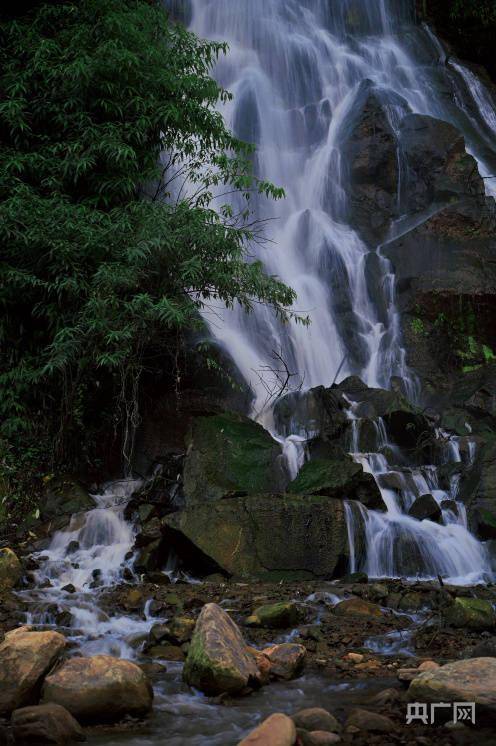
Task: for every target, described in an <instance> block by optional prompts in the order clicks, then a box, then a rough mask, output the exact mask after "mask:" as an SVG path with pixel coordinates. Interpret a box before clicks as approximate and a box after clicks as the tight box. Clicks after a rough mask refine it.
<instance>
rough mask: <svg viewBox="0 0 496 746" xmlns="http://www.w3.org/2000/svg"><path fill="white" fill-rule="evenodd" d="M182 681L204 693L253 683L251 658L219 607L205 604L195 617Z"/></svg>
mask: <svg viewBox="0 0 496 746" xmlns="http://www.w3.org/2000/svg"><path fill="white" fill-rule="evenodd" d="M183 678H184V681H185V682H186V683H187V684H189V685H190V686H193V687H195V689H199V690H200V691H202V692H204V693H205V694H208V695H211V696H215V695H217V694H223V693H224V692H227V693H229V694H239V693H240V692H241V691H242V690H243V689H245V688H246V687H247V686H249V685H254V684H256V683H257V679H258V669H257V665H256V662H255V659H254V657H253V656H252V655H250V653H249V652H248V651H247V649H246V644H245V641H244V640H243V636H242V634H241V632H240V630H239V629H238V627H237V626H236V624H235V623H234V622H233V620H232V619H231V617H230V616H229V614H227V613H226V612H225V611H224V610H223V609H221V607H220V606H218V605H217V604H214V603H209V604H205V606H204V607H203V608H202V610H201V612H200V616H199V617H198V619H197V622H196V627H195V631H194V633H193V637H192V640H191V644H190V648H189V651H188V656H187V658H186V662H185V664H184V669H183Z"/></svg>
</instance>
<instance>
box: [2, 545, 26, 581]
mask: <svg viewBox="0 0 496 746" xmlns="http://www.w3.org/2000/svg"><path fill="white" fill-rule="evenodd" d="M21 576H22V566H21V563H20V562H19V558H18V557H17V555H16V554H15V552H13V551H12V549H9V547H4V548H3V549H0V591H9V590H11V589H12V588H15V586H16V585H17V583H18V582H19V580H20V579H21Z"/></svg>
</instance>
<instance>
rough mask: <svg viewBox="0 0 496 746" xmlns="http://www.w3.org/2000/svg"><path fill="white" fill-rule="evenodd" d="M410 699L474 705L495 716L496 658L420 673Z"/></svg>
mask: <svg viewBox="0 0 496 746" xmlns="http://www.w3.org/2000/svg"><path fill="white" fill-rule="evenodd" d="M408 696H409V698H411V699H416V700H417V701H419V702H475V704H476V705H479V706H480V708H481V709H483V710H485V711H486V712H489V713H491V715H493V716H494V715H495V714H496V658H468V659H467V660H460V661H454V662H453V663H447V664H446V665H445V666H440V667H439V668H436V669H433V670H431V671H424V672H422V673H419V675H418V676H416V677H415V678H414V680H413V681H412V683H411V684H410V687H409V689H408Z"/></svg>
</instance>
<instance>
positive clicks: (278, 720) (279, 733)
mask: <svg viewBox="0 0 496 746" xmlns="http://www.w3.org/2000/svg"><path fill="white" fill-rule="evenodd" d="M295 742H296V728H295V725H294V723H293V721H292V720H291V718H289V717H288V716H287V715H283V714H282V713H280V712H276V713H274V715H271V716H270V717H268V718H267V719H266V720H264V721H263V723H262V724H261V725H259V726H258V727H257V728H255V730H253V731H252V732H251V733H249V734H248V735H247V736H246V738H243V740H242V741H240V742H239V744H238V746H293V744H294V743H295Z"/></svg>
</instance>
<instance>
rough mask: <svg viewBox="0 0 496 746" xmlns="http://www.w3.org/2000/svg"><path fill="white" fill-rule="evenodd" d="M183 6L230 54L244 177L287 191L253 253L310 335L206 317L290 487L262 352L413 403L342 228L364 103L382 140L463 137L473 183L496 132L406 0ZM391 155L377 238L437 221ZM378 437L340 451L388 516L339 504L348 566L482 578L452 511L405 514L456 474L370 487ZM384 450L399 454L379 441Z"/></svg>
mask: <svg viewBox="0 0 496 746" xmlns="http://www.w3.org/2000/svg"><path fill="white" fill-rule="evenodd" d="M192 7H193V14H192V21H191V28H192V29H193V30H194V31H195V32H196V33H197V34H198V35H199V36H200V37H206V38H209V39H215V40H222V41H227V42H228V44H229V50H230V51H229V53H228V55H227V56H226V57H223V58H222V59H221V60H220V61H219V63H218V64H217V66H216V68H215V76H216V78H217V80H218V81H219V83H220V84H222V85H223V86H224V87H226V88H228V89H229V90H230V91H231V92H232V93H233V100H232V101H230V102H229V103H227V104H225V105H224V106H223V107H222V109H221V110H222V114H223V116H224V118H225V120H226V122H227V124H228V126H229V127H230V128H231V129H233V131H234V132H235V134H236V135H237V136H238V137H240V138H241V139H244V140H247V141H249V142H252V143H254V144H255V145H256V156H255V169H256V172H257V173H259V174H260V175H261V176H263V177H264V178H268V179H270V180H271V181H273V182H274V183H276V184H278V185H282V186H283V187H284V189H285V191H286V199H285V200H284V201H283V202H282V203H281V204H278V205H277V206H275V205H268V204H265V203H262V202H261V201H260V202H258V201H257V202H256V205H255V206H256V212H257V217H258V218H259V219H260V220H265V219H266V218H275V219H274V220H271V221H270V223H269V225H270V228H269V229H268V238H270V243H268V244H267V245H262V246H256V247H254V252H255V254H256V256H257V258H259V259H261V260H262V261H263V263H264V264H265V267H266V269H267V272H268V273H270V274H275V275H278V276H279V277H280V278H281V279H282V280H283V281H284V282H286V283H287V284H288V285H290V286H292V287H293V288H294V289H295V290H296V292H297V296H298V297H297V302H296V306H295V309H294V310H296V311H299V312H302V313H306V314H309V316H310V318H311V326H310V328H309V329H308V328H304V327H302V326H301V325H297V324H295V323H293V322H291V323H289V324H287V325H283V324H281V323H280V322H279V321H278V320H277V319H276V318H275V316H274V314H273V313H272V312H271V311H270V310H269V309H267V308H264V307H263V306H261V305H260V306H257V307H256V308H255V310H254V312H253V313H252V314H251V315H247V314H246V313H245V312H244V311H243V310H242V309H241V308H237V307H235V308H233V309H224V310H223V311H220V315H221V321H220V322H219V312H218V309H216V323H215V325H212V326H211V327H210V331H211V334H212V336H213V337H214V338H215V339H216V341H217V342H218V344H219V346H220V347H221V348H223V349H224V351H225V352H226V353H227V354H228V355H229V356H230V358H231V359H232V360H233V362H234V363H235V365H236V366H237V368H238V369H239V371H240V372H241V374H242V375H243V377H244V379H245V381H246V382H247V383H248V384H249V385H250V387H251V389H252V392H253V408H252V416H253V417H255V418H257V419H259V421H261V422H262V423H263V424H264V425H265V426H266V427H267V428H268V429H269V430H271V432H272V433H273V435H274V437H276V439H277V440H279V442H281V446H282V450H283V454H284V456H285V458H286V463H287V468H288V472H289V474H290V476H292V477H293V476H294V475H295V473H296V472H297V470H298V469H299V468H300V467H301V465H302V463H303V461H304V460H305V446H304V442H303V439H302V434H301V433H294V434H290V435H289V437H288V433H286V434H285V435H286V437H285V438H282V437H281V436H280V435H278V433H277V432H275V430H274V428H273V418H272V414H271V412H270V411H269V412H267V411H265V410H266V401H265V400H266V390H265V388H264V386H263V384H262V383H261V382H260V380H259V379H260V376H259V372H260V371H261V370H268V369H270V368H271V367H272V365H273V355H274V351H277V353H278V354H280V355H281V357H282V358H283V359H284V360H285V361H286V363H287V365H288V368H289V369H290V370H292V371H296V372H297V376H296V378H297V385H298V386H299V387H301V388H302V389H303V390H305V389H309V388H311V387H314V386H316V385H324V386H326V385H327V386H328V385H330V384H331V383H332V382H334V381H335V380H337V381H340V380H342V379H344V378H346V377H347V376H349V375H351V374H356V375H359V376H360V377H361V378H362V380H363V381H365V383H366V384H368V385H369V386H371V387H383V388H389V387H390V384H391V379H392V377H398V378H399V379H401V381H402V387H403V390H404V392H405V393H406V394H407V396H408V397H409V398H410V400H416V399H418V397H419V385H418V381H417V379H416V376H415V374H414V373H413V372H412V371H411V370H410V369H409V368H408V366H407V363H406V353H405V349H404V348H403V344H402V336H401V326H400V318H399V313H398V310H397V307H396V302H395V277H394V272H393V268H392V267H391V265H390V263H389V261H388V260H387V259H386V258H385V257H384V256H382V254H381V246H380V245H378V244H373V243H371V242H370V240H368V239H365V238H364V237H363V236H361V235H359V233H358V232H357V230H355V229H354V228H353V227H352V226H351V224H350V223H351V221H350V205H349V190H348V183H347V178H348V175H347V163H346V158H345V156H344V146H345V145H346V143H347V140H348V138H349V136H350V133H351V132H352V131H353V128H354V126H355V124H356V122H357V121H358V117H359V116H360V113H361V111H362V109H363V106H364V103H365V100H366V96H367V95H368V92H370V91H371V90H373V91H374V92H375V93H376V94H377V97H378V98H379V100H380V102H381V105H382V107H383V109H384V112H385V115H386V116H387V119H388V122H389V125H390V127H391V130H392V131H393V132H394V133H397V132H398V128H399V124H400V122H401V119H402V117H403V116H404V115H406V114H408V113H417V114H423V115H429V116H432V117H435V118H438V119H441V120H444V121H447V122H450V123H452V124H453V125H454V126H456V127H457V128H458V129H459V130H460V131H461V132H462V133H463V135H464V137H465V142H466V147H467V151H468V152H469V153H470V154H472V155H473V156H474V157H475V158H476V160H477V163H478V167H479V172H480V174H481V176H483V177H489V176H490V175H491V172H492V173H494V170H493V167H492V166H491V158H492V157H493V156H492V154H490V152H489V148H488V143H489V140H490V138H491V136H492V135H493V134H494V132H495V122H494V111H493V109H494V106H493V103H492V101H491V100H490V95H489V93H488V91H487V90H486V89H485V87H484V86H483V85H482V83H480V81H478V79H477V78H476V77H475V76H474V75H473V73H471V71H470V70H469V69H468V68H466V67H464V66H462V65H460V64H459V63H457V62H456V61H450V60H449V58H448V56H447V55H446V53H445V51H444V49H443V47H442V44H441V43H440V42H439V41H438V40H437V39H436V37H435V36H434V34H433V33H432V32H431V30H430V29H429V28H428V27H427V26H426V25H425V24H424V25H422V26H420V25H416V24H415V18H414V15H415V14H414V3H413V2H411V1H410V0H333V2H329V1H328V0H249V2H248V1H247V0H192ZM492 145H493V146H494V141H493V142H492ZM399 151H400V149H399V148H398V172H399V176H398V181H399V183H398V190H397V191H398V195H397V214H396V217H395V220H394V221H393V222H392V225H391V226H390V230H389V235H388V236H386V238H385V239H384V240H385V241H387V240H391V239H392V238H395V237H397V236H399V235H401V234H402V233H406V232H408V231H409V230H412V229H413V228H414V227H416V226H418V225H420V224H421V223H422V222H424V221H426V220H428V219H429V218H430V217H431V216H432V215H433V214H434V212H435V211H436V209H438V208H437V207H436V206H432V209H431V208H429V209H428V210H426V211H424V212H423V213H421V214H418V213H417V214H414V215H412V214H409V213H408V211H407V210H406V208H404V206H403V205H404V203H405V200H404V195H403V191H404V186H403V185H404V184H405V183H406V180H405V167H406V165H405V163H403V160H402V156H401V153H400V152H399ZM488 153H489V155H488ZM488 159H489V160H488ZM492 184H493V182H492V181H491V179H490V178H486V179H485V185H486V193H487V194H488V195H494V194H496V183H495V185H494V186H492ZM367 241H368V242H367ZM371 256H375V268H376V269H375V271H376V273H378V275H379V278H378V279H376V280H375V282H374V287H375V288H376V290H375V294H374V293H372V291H371V286H370V284H371V281H370V277H369V276H368V269H367V262H368V259H369V258H370V257H371ZM377 288H379V291H377ZM377 292H379V294H380V295H381V297H379V298H378V297H377ZM206 321H207V323H208V322H209V315H208V313H207V314H206ZM350 416H352V415H350ZM376 426H377V435H378V438H377V451H378V452H377V453H375V454H370V453H368V454H362V453H360V450H359V435H360V433H359V430H360V424H359V422H355V423H354V424H353V430H352V441H353V442H352V446H351V449H350V450H351V453H352V455H353V457H354V458H355V460H356V461H358V462H359V463H361V464H362V465H363V467H364V469H365V470H366V471H369V472H370V473H372V474H373V475H374V477H375V479H376V481H377V482H378V484H379V486H380V487H381V492H382V495H383V499H384V502H385V504H386V506H387V511H386V512H385V513H379V512H377V511H367V510H366V508H364V507H363V506H361V505H356V506H355V508H353V509H352V507H351V506H350V505H347V506H346V515H347V518H348V530H349V543H350V547H351V554H352V558H351V565H352V567H353V569H359V568H360V569H365V570H366V571H367V572H368V573H369V574H371V575H374V576H384V575H412V572H410V570H409V568H408V567H407V563H406V562H405V561H403V560H402V552H403V551H404V550H405V549H406V548H408V547H410V548H411V550H412V552H413V553H414V555H415V557H416V561H417V566H418V572H417V574H418V575H420V576H422V577H432V576H436V575H438V574H441V575H443V576H445V577H448V578H454V579H457V580H458V581H460V582H470V581H472V582H474V581H475V580H476V579H480V578H484V577H487V576H488V574H490V564H489V559H488V556H487V552H486V549H485V547H484V546H483V545H481V544H480V543H479V542H478V541H477V540H476V539H475V538H474V537H473V536H472V535H471V534H470V532H469V531H468V529H467V524H466V517H465V512H464V509H463V506H461V504H459V506H458V511H457V514H455V513H454V512H453V511H452V510H450V509H443V511H442V521H441V523H440V524H437V523H434V522H433V521H429V520H426V521H419V520H417V519H415V518H413V517H410V516H408V515H407V511H408V509H409V508H410V507H411V505H412V503H413V501H414V500H415V498H416V497H417V496H419V495H421V494H423V493H426V492H429V493H431V494H432V495H433V496H434V498H435V499H436V500H437V501H439V502H442V501H443V500H444V501H446V500H448V499H450V500H451V501H453V500H454V499H456V497H457V495H456V491H457V475H454V477H453V484H452V488H451V492H452V494H448V493H446V492H443V491H442V490H440V489H439V485H438V479H437V471H436V467H435V466H434V465H426V466H425V467H424V469H423V470H420V471H418V470H417V471H416V472H412V473H411V474H410V477H409V479H408V480H406V477H405V476H404V475H403V477H402V478H404V479H405V480H406V481H405V484H404V485H403V488H402V489H401V490H399V492H398V491H395V490H391V489H388V488H386V487H384V486H383V485H382V486H381V479H382V478H383V477H384V475H386V474H388V473H391V471H393V470H394V468H395V467H394V466H391V465H390V464H389V463H388V460H387V457H386V455H384V454H383V453H381V452H380V451H381V450H382V449H383V447H384V445H385V443H386V440H387V436H386V433H385V430H384V425H383V423H382V422H378V423H377V425H376ZM447 444H448V445H447V451H446V455H445V460H446V461H459V460H460V454H459V452H458V451H457V448H458V445H457V442H456V441H453V440H450V439H448V441H447ZM471 447H472V446H471ZM472 448H473V447H472ZM389 451H390V453H391V452H392V453H395V452H397V451H398V448H397V446H396V445H395V444H394V443H390V444H389ZM470 453H471V454H472V453H473V452H472V451H470ZM471 458H473V455H471ZM358 522H361V523H362V525H363V528H364V531H365V536H366V556H365V558H363V557H362V558H361V559H360V558H358V557H357V556H354V549H355V547H356V546H357V543H356V542H355V534H356V529H357V523H358Z"/></svg>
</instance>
